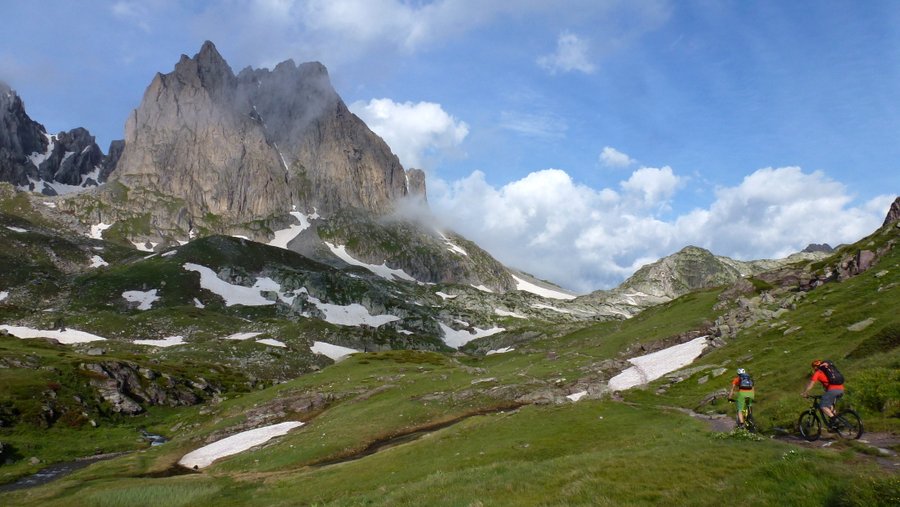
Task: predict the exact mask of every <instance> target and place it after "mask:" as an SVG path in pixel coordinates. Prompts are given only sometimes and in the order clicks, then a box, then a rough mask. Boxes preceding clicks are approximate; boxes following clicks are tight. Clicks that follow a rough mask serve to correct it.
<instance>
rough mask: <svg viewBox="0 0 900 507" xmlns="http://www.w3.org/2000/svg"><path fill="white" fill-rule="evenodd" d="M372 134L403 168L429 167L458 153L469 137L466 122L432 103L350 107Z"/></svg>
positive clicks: (376, 101) (387, 102)
mask: <svg viewBox="0 0 900 507" xmlns="http://www.w3.org/2000/svg"><path fill="white" fill-rule="evenodd" d="M349 108H350V110H351V111H353V113H354V114H356V115H357V116H359V117H360V118H362V120H363V121H365V122H366V125H368V126H369V128H370V129H372V131H373V132H375V133H376V134H378V135H379V136H381V137H382V139H384V140H385V142H387V144H388V146H390V147H391V150H392V151H393V152H394V153H395V154H396V155H397V157H399V158H400V163H401V164H403V166H404V167H407V168H411V167H415V168H424V167H427V165H428V164H427V162H426V161H427V159H429V158H433V157H439V156H441V155H443V154H448V153H452V152H454V151H456V150H458V147H459V145H460V144H461V143H462V142H463V140H464V139H465V138H466V136H467V135H468V134H469V126H468V125H466V122H464V121H460V120H457V119H456V118H454V117H453V116H452V115H450V114H448V113H447V112H446V111H444V109H443V108H442V107H441V105H440V104H435V103H433V102H418V103H412V102H402V103H401V102H394V101H393V100H391V99H372V100H370V101H369V102H363V101H358V102H354V103H352V104H350V106H349Z"/></svg>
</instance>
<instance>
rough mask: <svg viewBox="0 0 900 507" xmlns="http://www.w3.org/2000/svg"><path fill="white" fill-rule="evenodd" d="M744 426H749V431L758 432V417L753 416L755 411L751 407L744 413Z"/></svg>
mask: <svg viewBox="0 0 900 507" xmlns="http://www.w3.org/2000/svg"><path fill="white" fill-rule="evenodd" d="M744 427H745V428H747V431H749V432H750V433H756V431H757V427H756V419H754V418H753V411H752V410H750V409H749V408H748V409H747V411H746V413H745V414H744Z"/></svg>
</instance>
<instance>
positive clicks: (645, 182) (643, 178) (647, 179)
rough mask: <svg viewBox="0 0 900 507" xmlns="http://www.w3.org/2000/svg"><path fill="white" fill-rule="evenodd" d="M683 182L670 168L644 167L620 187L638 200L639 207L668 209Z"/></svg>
mask: <svg viewBox="0 0 900 507" xmlns="http://www.w3.org/2000/svg"><path fill="white" fill-rule="evenodd" d="M682 182H683V180H682V179H681V178H679V177H678V176H676V175H675V173H674V172H673V171H672V168H671V167H669V166H666V167H663V168H661V169H657V168H654V167H642V168H640V169H638V170H637V171H634V172H633V173H631V177H630V178H628V180H626V181H623V182H622V183H621V184H620V185H621V186H622V189H623V190H624V191H625V192H626V193H627V194H628V195H630V196H632V197H633V198H635V199H636V201H635V202H636V204H637V205H640V206H646V207H654V206H657V207H666V205H667V203H668V200H669V199H670V198H671V197H672V195H673V194H675V190H677V189H678V188H679V187H680V186H682Z"/></svg>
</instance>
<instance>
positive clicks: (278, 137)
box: [112, 42, 407, 223]
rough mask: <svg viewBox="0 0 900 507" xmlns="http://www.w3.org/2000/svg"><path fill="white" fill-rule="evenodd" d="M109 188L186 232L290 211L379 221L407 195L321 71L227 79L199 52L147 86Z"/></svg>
mask: <svg viewBox="0 0 900 507" xmlns="http://www.w3.org/2000/svg"><path fill="white" fill-rule="evenodd" d="M112 179H113V180H115V181H117V182H119V183H121V184H122V185H124V186H126V187H128V188H132V189H135V188H138V189H142V190H147V191H151V192H154V193H160V194H164V195H167V196H171V197H174V198H176V199H178V200H180V201H181V202H183V205H184V208H183V210H174V211H175V213H180V214H183V213H185V212H186V213H187V214H188V215H189V217H190V218H189V220H190V221H191V222H192V223H202V222H203V221H204V220H205V217H206V216H207V215H208V214H210V215H215V217H216V220H217V221H219V222H221V221H226V222H237V223H243V222H249V221H252V220H257V219H261V218H267V217H269V216H271V215H278V214H287V212H289V211H290V210H291V209H292V207H296V208H297V209H305V210H309V211H312V210H313V209H316V210H318V212H319V213H320V214H322V215H328V214H330V213H333V212H335V211H337V210H339V209H343V208H347V207H352V208H359V209H364V210H367V211H370V212H374V213H384V212H387V211H389V210H390V209H392V207H393V204H394V202H395V201H396V200H397V199H399V198H400V197H403V196H405V195H406V193H407V187H406V177H405V172H404V170H403V168H402V167H401V166H400V163H399V161H398V159H397V157H396V156H394V155H393V154H392V153H391V151H390V149H389V148H388V147H387V145H386V144H385V143H384V142H383V141H382V140H381V139H380V138H379V137H378V136H376V135H375V134H374V133H373V132H372V131H371V130H369V129H368V127H366V125H365V124H364V123H363V122H362V121H361V120H360V119H359V118H357V117H356V116H354V115H353V114H352V113H350V111H349V110H348V109H347V107H346V106H345V105H344V103H343V101H341V99H340V97H339V96H338V95H337V93H336V92H335V91H334V89H333V88H332V86H331V83H330V81H329V78H328V73H327V71H326V70H325V67H324V66H322V65H321V64H319V63H304V64H301V65H299V66H297V65H295V64H294V63H293V62H292V61H286V62H282V63H281V64H279V65H278V66H276V67H275V69H274V70H271V71H269V70H267V69H251V68H247V69H245V70H243V71H242V72H241V73H240V74H238V75H237V76H235V75H234V73H233V72H232V70H231V68H230V67H229V66H228V64H227V63H226V62H225V60H224V59H223V58H222V56H221V55H220V54H219V53H218V51H217V50H216V48H215V46H214V45H213V44H212V43H211V42H206V43H205V44H204V45H203V47H202V48H201V50H200V52H199V53H198V54H196V55H195V56H194V57H193V58H189V57H187V56H184V55H183V56H182V57H181V60H180V61H179V62H178V63H177V64H176V66H175V69H174V71H172V72H171V73H169V74H157V75H156V77H155V78H154V79H153V82H152V83H151V84H150V86H149V87H148V88H147V91H146V92H145V94H144V98H143V100H142V102H141V105H140V107H138V108H137V109H136V110H135V111H134V112H133V113H132V114H131V115H130V116H129V118H128V121H127V123H126V126H125V149H124V151H123V153H122V156H121V158H120V159H119V163H118V167H117V168H116V170H115V172H114V173H113V175H112Z"/></svg>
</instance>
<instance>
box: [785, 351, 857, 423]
mask: <svg viewBox="0 0 900 507" xmlns="http://www.w3.org/2000/svg"><path fill="white" fill-rule="evenodd" d="M811 366H812V368H813V374H812V377H810V379H809V383H808V384H807V385H806V389H804V390H803V392H802V393H800V395H801V396H803V397H804V398H808V397H809V390H810V389H812V388H813V387H814V386H815V385H816V382H820V383H821V384H822V388H824V389H825V393H823V394H822V395H819V396H813V397H812V398H813V405H812V407H810V408H809V410H807V411H806V412H804V413H802V414H800V419H799V420H798V421H797V424H798V427H799V429H800V434H801V435H803V437H804V438H806V439H807V440H810V441H812V440H815V439H817V438H819V435H820V434H821V433H822V425H823V423H824V425H825V427H826V428H828V429H829V430H830V431H832V432H834V433H837V434H838V436H840V437H841V438H859V437H860V436H861V435H862V432H863V426H862V421H861V420H860V418H859V415H858V414H857V413H856V412H854V411H852V410H843V411H841V413H837V412H836V411H835V408H834V405H835V403H836V402H837V401H838V400H840V399H841V398H842V397H843V396H844V376H843V375H842V374H841V372H840V371H838V369H837V367H835V365H834V363H833V362H831V361H829V360H827V359H825V360H818V359H817V360H815V361H813V362H812V364H811Z"/></svg>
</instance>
